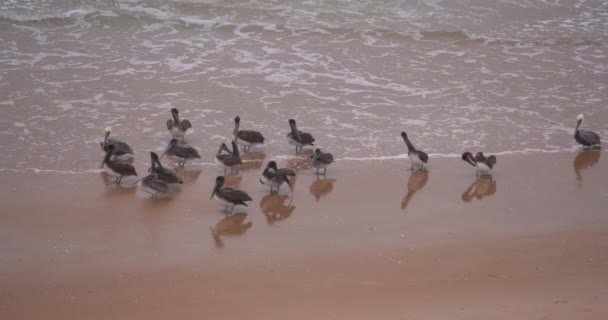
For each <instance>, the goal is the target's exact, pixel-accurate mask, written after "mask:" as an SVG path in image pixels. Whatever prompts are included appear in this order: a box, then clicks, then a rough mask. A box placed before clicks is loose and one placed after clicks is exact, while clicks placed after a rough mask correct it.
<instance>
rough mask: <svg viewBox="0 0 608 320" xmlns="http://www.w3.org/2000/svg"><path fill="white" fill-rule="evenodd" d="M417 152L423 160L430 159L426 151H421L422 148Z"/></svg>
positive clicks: (425, 161)
mask: <svg viewBox="0 0 608 320" xmlns="http://www.w3.org/2000/svg"><path fill="white" fill-rule="evenodd" d="M416 153H417V154H418V158H420V160H421V161H422V162H424V163H427V162H428V161H429V155H428V154H426V152H424V151H420V150H416Z"/></svg>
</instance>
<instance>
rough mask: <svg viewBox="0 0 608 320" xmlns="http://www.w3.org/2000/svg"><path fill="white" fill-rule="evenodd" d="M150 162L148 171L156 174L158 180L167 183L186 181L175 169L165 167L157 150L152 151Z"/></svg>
mask: <svg viewBox="0 0 608 320" xmlns="http://www.w3.org/2000/svg"><path fill="white" fill-rule="evenodd" d="M150 162H151V164H150V170H148V172H149V173H154V174H156V177H157V178H158V180H160V181H163V182H165V183H184V182H183V181H182V179H180V178H179V177H178V176H177V175H176V174H175V172H173V170H171V169H169V168H165V167H163V165H162V164H161V163H160V159H159V158H158V155H157V154H156V153H155V152H150Z"/></svg>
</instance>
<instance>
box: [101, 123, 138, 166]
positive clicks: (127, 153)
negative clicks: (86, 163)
mask: <svg viewBox="0 0 608 320" xmlns="http://www.w3.org/2000/svg"><path fill="white" fill-rule="evenodd" d="M104 132H105V135H104V138H103V141H102V142H101V143H100V144H101V150H103V151H106V152H107V151H108V147H109V146H110V145H113V146H114V159H112V160H119V161H128V160H131V159H133V149H132V148H131V146H129V145H128V144H127V143H126V142H123V141H120V140H117V139H110V138H109V137H110V133H112V128H110V127H106V129H105V130H104Z"/></svg>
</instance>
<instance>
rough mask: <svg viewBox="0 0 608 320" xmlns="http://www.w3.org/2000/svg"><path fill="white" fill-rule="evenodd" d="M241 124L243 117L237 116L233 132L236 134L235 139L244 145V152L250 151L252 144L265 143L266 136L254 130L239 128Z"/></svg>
mask: <svg viewBox="0 0 608 320" xmlns="http://www.w3.org/2000/svg"><path fill="white" fill-rule="evenodd" d="M240 124H241V118H240V117H239V116H236V118H234V131H233V132H232V135H233V136H234V141H236V143H237V144H240V145H242V146H243V151H244V152H249V149H251V146H254V145H256V144H263V143H264V136H263V135H262V134H261V133H260V132H258V131H253V130H239V126H240Z"/></svg>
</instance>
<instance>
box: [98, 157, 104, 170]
mask: <svg viewBox="0 0 608 320" xmlns="http://www.w3.org/2000/svg"><path fill="white" fill-rule="evenodd" d="M104 163H106V158H105V157H104V158H103V160H101V164H100V165H99V169H101V168H103V164H104Z"/></svg>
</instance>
